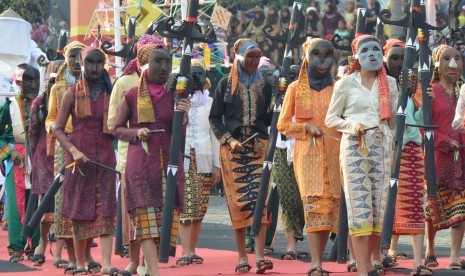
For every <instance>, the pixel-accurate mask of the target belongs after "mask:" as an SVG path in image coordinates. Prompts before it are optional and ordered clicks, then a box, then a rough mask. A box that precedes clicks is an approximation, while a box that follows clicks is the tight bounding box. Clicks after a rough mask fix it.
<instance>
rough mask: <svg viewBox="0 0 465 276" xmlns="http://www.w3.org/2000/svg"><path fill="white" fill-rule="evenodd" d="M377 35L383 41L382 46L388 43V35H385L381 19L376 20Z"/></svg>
mask: <svg viewBox="0 0 465 276" xmlns="http://www.w3.org/2000/svg"><path fill="white" fill-rule="evenodd" d="M375 36H376V37H377V38H378V39H379V41H381V47H384V45H386V37H385V36H384V23H383V21H381V19H379V18H378V19H377V20H376V32H375Z"/></svg>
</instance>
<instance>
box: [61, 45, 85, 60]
mask: <svg viewBox="0 0 465 276" xmlns="http://www.w3.org/2000/svg"><path fill="white" fill-rule="evenodd" d="M86 47H87V46H86V45H85V44H83V43H81V42H80V41H77V40H76V41H72V42H70V43H69V44H68V45H66V46H65V48H64V49H63V55H64V56H65V59H68V57H69V52H70V51H71V49H74V48H81V49H84V48H86Z"/></svg>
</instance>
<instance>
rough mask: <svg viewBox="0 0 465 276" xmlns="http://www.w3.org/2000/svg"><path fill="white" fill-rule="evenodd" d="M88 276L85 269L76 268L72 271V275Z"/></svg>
mask: <svg viewBox="0 0 465 276" xmlns="http://www.w3.org/2000/svg"><path fill="white" fill-rule="evenodd" d="M91 273H92V272H91ZM87 274H89V273H88V271H87V270H86V269H85V268H76V269H75V270H74V271H73V275H87Z"/></svg>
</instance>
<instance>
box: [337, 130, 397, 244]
mask: <svg viewBox="0 0 465 276" xmlns="http://www.w3.org/2000/svg"><path fill="white" fill-rule="evenodd" d="M384 139H388V138H386V137H384V135H383V134H382V133H380V132H376V133H373V134H372V135H371V136H368V137H367V135H365V139H364V140H365V145H364V146H362V147H361V146H360V145H359V142H360V138H359V137H357V136H350V135H347V134H344V135H342V139H341V153H340V160H341V169H342V174H343V180H344V193H345V197H346V202H347V215H348V219H349V234H350V235H351V236H369V235H373V234H377V235H379V234H381V229H382V227H383V218H384V210H385V208H386V200H387V192H388V187H389V186H388V185H389V174H390V167H391V160H390V146H389V145H387V146H386V145H384V144H385V142H386V141H383V140H384Z"/></svg>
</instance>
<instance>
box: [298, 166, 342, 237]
mask: <svg viewBox="0 0 465 276" xmlns="http://www.w3.org/2000/svg"><path fill="white" fill-rule="evenodd" d="M324 187H325V190H324V192H323V195H322V196H307V197H304V198H303V199H302V202H303V206H304V212H305V228H306V229H307V230H306V232H307V233H313V232H318V231H331V232H334V233H337V232H338V225H339V202H340V201H339V199H336V198H334V196H333V194H332V193H331V185H329V181H328V177H327V174H326V181H325V184H324Z"/></svg>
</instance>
